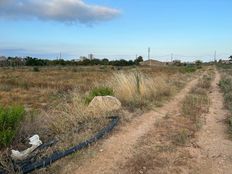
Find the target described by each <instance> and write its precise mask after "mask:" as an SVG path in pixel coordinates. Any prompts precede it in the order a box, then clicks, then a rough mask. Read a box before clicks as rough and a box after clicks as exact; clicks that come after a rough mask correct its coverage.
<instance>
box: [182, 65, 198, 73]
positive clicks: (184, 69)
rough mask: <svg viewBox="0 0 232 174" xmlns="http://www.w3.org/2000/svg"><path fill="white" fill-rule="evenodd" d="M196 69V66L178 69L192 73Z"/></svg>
mask: <svg viewBox="0 0 232 174" xmlns="http://www.w3.org/2000/svg"><path fill="white" fill-rule="evenodd" d="M196 70H197V67H196V66H186V67H183V68H181V69H180V72H182V73H193V72H195V71H196Z"/></svg>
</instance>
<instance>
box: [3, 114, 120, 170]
mask: <svg viewBox="0 0 232 174" xmlns="http://www.w3.org/2000/svg"><path fill="white" fill-rule="evenodd" d="M110 118H111V119H112V120H111V122H110V123H109V124H108V125H107V126H106V127H105V128H103V129H101V130H100V131H99V132H98V133H96V134H95V135H94V136H93V137H91V138H90V139H88V140H85V141H84V142H81V143H80V144H78V145H76V146H74V147H72V148H70V149H67V150H65V151H58V152H54V153H53V154H51V155H50V156H49V157H46V158H44V159H42V160H40V161H38V162H34V163H30V162H28V163H27V164H24V165H23V166H19V168H20V171H21V172H22V173H23V174H26V173H30V172H32V171H34V170H36V169H41V168H44V167H47V166H49V165H51V164H52V163H54V162H55V161H57V160H59V159H61V158H63V157H66V156H68V155H70V154H72V153H74V152H77V151H79V150H81V149H83V148H87V147H88V146H89V145H91V144H92V143H94V142H96V141H97V140H99V139H101V138H103V137H104V136H105V135H106V134H108V133H109V132H111V131H112V130H113V129H114V127H115V126H116V125H117V124H118V122H119V117H118V116H114V117H110ZM0 174H6V171H2V170H1V169H0Z"/></svg>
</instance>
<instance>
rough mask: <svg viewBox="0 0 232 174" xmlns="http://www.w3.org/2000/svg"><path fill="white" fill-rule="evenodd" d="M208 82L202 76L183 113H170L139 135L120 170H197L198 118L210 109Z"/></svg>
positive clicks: (183, 108) (185, 171) (168, 171)
mask: <svg viewBox="0 0 232 174" xmlns="http://www.w3.org/2000/svg"><path fill="white" fill-rule="evenodd" d="M207 79H208V78H207ZM210 82H211V80H210ZM206 83H207V84H206ZM208 84H210V83H209V82H208V81H204V80H202V79H200V80H199V83H198V84H197V85H196V86H195V87H194V88H193V89H192V90H191V91H190V94H189V95H188V96H186V98H185V99H184V101H183V102H182V103H183V105H182V106H180V113H182V114H174V115H170V113H167V114H166V115H165V117H164V118H162V119H161V120H159V121H158V123H157V124H155V126H154V129H152V130H151V131H150V132H149V133H148V134H147V135H145V136H144V137H142V138H141V139H140V141H139V143H138V144H137V145H136V146H135V150H134V156H133V158H131V159H130V160H129V161H127V162H126V164H124V165H123V166H121V167H120V169H122V171H120V172H119V173H122V174H124V173H125V174H126V173H162V174H163V173H167V174H169V173H170V174H178V173H198V172H199V165H198V161H197V160H196V158H195V155H197V153H198V151H197V149H196V144H195V140H194V138H195V133H196V131H197V130H198V127H197V126H196V120H195V118H197V119H199V117H203V114H204V113H205V112H207V111H208V107H209V99H208V91H209V89H210V86H209V85H208ZM202 87H203V88H202ZM190 149H196V151H194V150H190Z"/></svg>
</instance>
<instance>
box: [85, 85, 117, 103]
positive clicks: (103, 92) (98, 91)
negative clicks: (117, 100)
mask: <svg viewBox="0 0 232 174" xmlns="http://www.w3.org/2000/svg"><path fill="white" fill-rule="evenodd" d="M107 95H111V96H113V95H114V91H113V89H112V88H109V87H97V88H94V89H92V90H91V91H90V93H89V95H88V96H87V97H85V103H86V104H89V103H90V102H91V101H92V100H93V98H94V97H95V96H107Z"/></svg>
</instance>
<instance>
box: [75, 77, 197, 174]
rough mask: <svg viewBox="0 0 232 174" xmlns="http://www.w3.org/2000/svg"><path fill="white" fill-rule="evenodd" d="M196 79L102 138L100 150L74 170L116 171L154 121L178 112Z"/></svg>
mask: <svg viewBox="0 0 232 174" xmlns="http://www.w3.org/2000/svg"><path fill="white" fill-rule="evenodd" d="M197 82H198V79H195V80H192V81H191V82H189V83H188V84H187V85H186V86H185V88H184V89H182V90H181V91H180V92H179V93H178V94H177V95H176V96H175V97H174V98H173V99H172V100H171V101H169V102H167V103H165V105H164V106H163V107H161V108H157V110H156V111H151V112H148V113H145V114H143V115H141V116H139V117H137V118H135V119H134V120H132V122H130V123H128V124H126V125H125V126H123V127H121V128H120V130H119V131H117V132H116V133H115V134H114V135H112V136H111V137H109V138H108V139H106V140H104V142H103V145H102V152H99V153H97V154H96V155H95V156H94V157H93V158H92V159H90V160H88V161H85V162H84V164H82V165H81V166H79V167H78V168H77V169H76V171H75V172H73V173H78V174H91V173H95V174H103V173H107V174H110V173H117V171H118V168H119V167H120V164H123V163H126V161H127V160H128V159H129V158H131V157H133V147H134V145H135V144H136V143H137V141H138V140H139V138H141V137H142V136H144V135H146V134H147V133H148V132H149V130H150V129H152V128H153V126H154V124H155V122H156V121H157V120H159V119H161V118H163V117H165V115H166V114H167V113H175V112H178V107H179V104H180V102H181V101H182V100H183V99H184V97H185V96H186V94H188V92H189V91H190V90H191V88H192V87H193V86H195V85H196V84H197Z"/></svg>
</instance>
